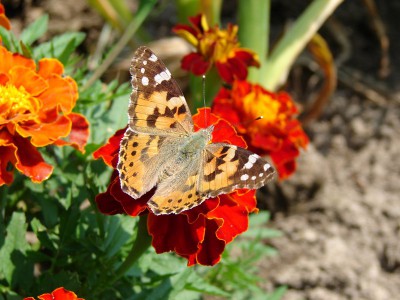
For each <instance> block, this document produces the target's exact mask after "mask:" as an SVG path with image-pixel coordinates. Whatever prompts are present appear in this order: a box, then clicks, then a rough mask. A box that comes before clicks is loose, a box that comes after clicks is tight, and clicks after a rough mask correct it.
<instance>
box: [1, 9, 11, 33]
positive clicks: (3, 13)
mask: <svg viewBox="0 0 400 300" xmlns="http://www.w3.org/2000/svg"><path fill="white" fill-rule="evenodd" d="M0 26H2V27H4V28H5V29H7V30H10V29H11V23H10V20H9V19H8V18H7V16H6V11H5V9H4V6H3V4H1V3H0ZM0 41H1V39H0Z"/></svg>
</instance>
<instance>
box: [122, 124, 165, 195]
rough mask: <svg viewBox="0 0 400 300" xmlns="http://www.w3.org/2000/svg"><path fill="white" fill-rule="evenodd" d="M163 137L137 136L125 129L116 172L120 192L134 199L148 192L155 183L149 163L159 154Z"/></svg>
mask: <svg viewBox="0 0 400 300" xmlns="http://www.w3.org/2000/svg"><path fill="white" fill-rule="evenodd" d="M162 139H163V137H160V136H155V135H153V136H151V135H143V134H137V133H135V132H133V131H131V130H130V129H127V131H126V132H125V136H124V138H123V139H122V141H121V146H120V152H119V162H118V165H117V170H118V171H119V177H120V181H121V188H122V190H123V191H124V192H125V193H127V194H129V195H130V196H132V197H134V198H139V197H140V196H142V195H143V194H144V193H146V192H148V191H149V190H150V189H151V188H152V187H153V186H154V185H155V184H156V181H157V170H154V169H152V168H149V161H150V160H151V159H152V158H153V157H155V156H156V155H157V154H158V153H159V148H160V147H159V144H160V143H162Z"/></svg>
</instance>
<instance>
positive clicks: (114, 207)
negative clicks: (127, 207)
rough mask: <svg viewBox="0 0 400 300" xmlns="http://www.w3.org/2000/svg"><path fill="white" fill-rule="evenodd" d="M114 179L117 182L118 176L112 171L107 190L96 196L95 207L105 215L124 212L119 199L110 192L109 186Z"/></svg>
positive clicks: (112, 183) (110, 186)
mask: <svg viewBox="0 0 400 300" xmlns="http://www.w3.org/2000/svg"><path fill="white" fill-rule="evenodd" d="M116 181H117V182H118V183H119V177H118V172H117V171H114V172H113V173H112V175H111V181H110V184H109V185H108V187H107V191H106V192H104V193H101V194H98V195H97V196H96V204H97V207H98V209H99V210H100V212H101V213H103V214H105V215H116V214H123V213H124V212H125V211H124V208H123V207H122V205H121V203H120V201H118V200H117V199H115V198H114V196H113V195H112V194H111V188H112V186H113V185H114V184H115V182H116ZM127 196H128V195H127Z"/></svg>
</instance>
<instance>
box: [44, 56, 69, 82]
mask: <svg viewBox="0 0 400 300" xmlns="http://www.w3.org/2000/svg"><path fill="white" fill-rule="evenodd" d="M63 73H64V66H63V64H62V63H61V62H60V61H59V60H57V59H54V58H42V59H41V60H40V61H39V70H38V74H39V75H40V76H42V77H43V78H46V79H47V78H50V77H51V76H52V75H53V74H57V75H62V74H63Z"/></svg>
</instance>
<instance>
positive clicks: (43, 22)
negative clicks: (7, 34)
mask: <svg viewBox="0 0 400 300" xmlns="http://www.w3.org/2000/svg"><path fill="white" fill-rule="evenodd" d="M48 22H49V16H48V15H43V16H41V17H40V18H38V19H37V20H35V22H33V23H32V24H31V25H29V26H28V27H27V28H25V29H24V31H22V33H21V40H22V41H23V42H24V43H25V44H26V45H32V43H33V42H35V41H36V40H37V39H39V38H40V37H42V36H43V34H44V33H45V32H46V31H47V24H48Z"/></svg>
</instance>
